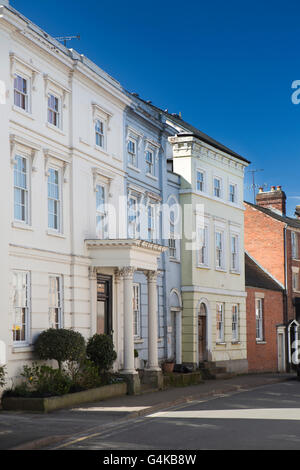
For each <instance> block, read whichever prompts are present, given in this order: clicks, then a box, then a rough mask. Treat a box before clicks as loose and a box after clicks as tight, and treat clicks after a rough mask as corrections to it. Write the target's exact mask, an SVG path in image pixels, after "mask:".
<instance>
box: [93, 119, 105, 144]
mask: <svg viewBox="0 0 300 470" xmlns="http://www.w3.org/2000/svg"><path fill="white" fill-rule="evenodd" d="M98 123H100V127H99V128H98V127H97V124H98ZM94 129H95V146H96V148H100V149H102V150H104V149H105V147H106V125H105V121H104V120H103V119H101V118H100V117H96V119H95V122H94ZM98 139H99V141H100V143H98V142H97V140H98Z"/></svg>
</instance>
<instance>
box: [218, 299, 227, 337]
mask: <svg viewBox="0 0 300 470" xmlns="http://www.w3.org/2000/svg"><path fill="white" fill-rule="evenodd" d="M219 315H220V317H219ZM224 342H225V304H224V303H223V302H217V304H216V343H224Z"/></svg>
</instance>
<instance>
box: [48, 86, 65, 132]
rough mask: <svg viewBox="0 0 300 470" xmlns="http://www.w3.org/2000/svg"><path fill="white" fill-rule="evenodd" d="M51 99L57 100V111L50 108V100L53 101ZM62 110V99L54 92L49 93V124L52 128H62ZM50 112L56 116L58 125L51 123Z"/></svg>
mask: <svg viewBox="0 0 300 470" xmlns="http://www.w3.org/2000/svg"><path fill="white" fill-rule="evenodd" d="M51 97H52V98H54V99H55V100H57V109H55V108H51V107H50V104H49V100H50V99H51ZM61 109H62V106H61V97H60V96H58V95H57V94H56V93H53V91H49V92H48V95H47V123H48V124H50V126H53V127H56V128H57V129H61V128H62V118H61V115H62V113H61ZM49 112H50V113H52V114H53V116H56V121H57V122H56V124H54V122H51V120H50V119H49Z"/></svg>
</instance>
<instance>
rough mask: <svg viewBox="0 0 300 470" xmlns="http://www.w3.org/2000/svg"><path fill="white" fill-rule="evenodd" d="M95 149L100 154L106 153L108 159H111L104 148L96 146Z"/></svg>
mask: <svg viewBox="0 0 300 470" xmlns="http://www.w3.org/2000/svg"><path fill="white" fill-rule="evenodd" d="M94 149H95V150H97V151H98V152H101V153H104V154H105V155H106V156H107V157H109V153H108V152H107V151H106V149H105V148H104V147H100V146H99V145H94Z"/></svg>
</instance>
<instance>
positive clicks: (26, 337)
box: [12, 270, 31, 347]
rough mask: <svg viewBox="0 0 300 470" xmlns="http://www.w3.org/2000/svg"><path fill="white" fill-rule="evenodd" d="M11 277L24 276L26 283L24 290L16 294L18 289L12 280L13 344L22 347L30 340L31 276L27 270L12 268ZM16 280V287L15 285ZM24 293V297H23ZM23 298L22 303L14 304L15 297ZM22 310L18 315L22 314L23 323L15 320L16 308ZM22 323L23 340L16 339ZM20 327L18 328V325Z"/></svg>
mask: <svg viewBox="0 0 300 470" xmlns="http://www.w3.org/2000/svg"><path fill="white" fill-rule="evenodd" d="M12 275H13V278H14V276H16V277H18V276H20V277H21V276H22V277H24V276H25V279H26V281H25V282H26V284H25V291H23V292H21V293H19V295H17V291H18V289H14V281H13V296H12V298H13V329H12V332H13V345H14V346H16V347H22V346H28V345H29V342H30V316H31V276H30V272H29V271H19V270H13V271H12ZM17 284H18V281H17V282H16V287H17ZM24 295H25V299H24ZM20 298H21V300H22V299H23V300H24V301H23V302H22V301H21V302H20V303H21V304H23V305H19V306H16V305H15V301H16V300H17V299H19V300H20ZM17 309H20V310H24V312H21V313H19V315H21V317H22V315H24V323H23V322H17V321H16V320H17V312H16V310H17ZM23 325H24V339H23V340H18V339H16V333H15V332H17V331H20V330H21V329H22V327H23ZM20 326H21V328H18V327H20Z"/></svg>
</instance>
